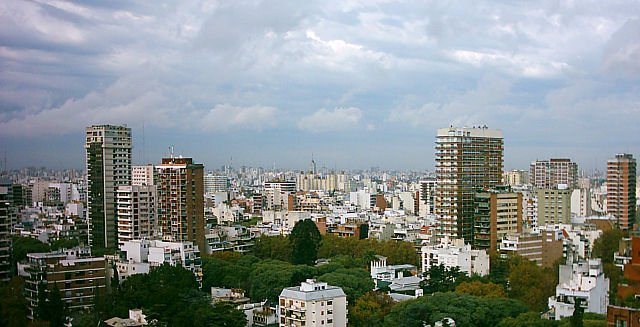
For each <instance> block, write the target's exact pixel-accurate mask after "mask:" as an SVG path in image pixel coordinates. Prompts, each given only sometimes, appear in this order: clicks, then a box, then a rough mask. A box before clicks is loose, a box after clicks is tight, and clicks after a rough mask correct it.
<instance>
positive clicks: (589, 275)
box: [549, 258, 609, 320]
mask: <svg viewBox="0 0 640 327" xmlns="http://www.w3.org/2000/svg"><path fill="white" fill-rule="evenodd" d="M608 292H609V279H608V278H606V277H605V276H604V272H603V270H602V262H601V261H600V259H599V258H598V259H589V260H588V261H580V262H577V263H568V264H566V265H560V271H559V283H558V286H556V294H555V295H554V296H551V297H550V298H549V309H550V311H551V312H550V314H551V316H552V317H554V319H555V320H560V319H562V318H564V317H569V316H571V315H573V311H574V309H575V303H576V299H577V298H580V299H581V300H582V303H581V304H580V305H581V306H582V307H583V308H584V312H593V313H598V314H606V313H607V305H609V296H608Z"/></svg>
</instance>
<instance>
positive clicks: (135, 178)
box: [131, 164, 155, 185]
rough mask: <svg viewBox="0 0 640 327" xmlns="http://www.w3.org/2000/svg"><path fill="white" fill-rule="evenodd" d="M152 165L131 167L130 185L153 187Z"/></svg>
mask: <svg viewBox="0 0 640 327" xmlns="http://www.w3.org/2000/svg"><path fill="white" fill-rule="evenodd" d="M154 172H155V170H154V168H153V165H152V164H148V165H135V166H131V185H153V174H154Z"/></svg>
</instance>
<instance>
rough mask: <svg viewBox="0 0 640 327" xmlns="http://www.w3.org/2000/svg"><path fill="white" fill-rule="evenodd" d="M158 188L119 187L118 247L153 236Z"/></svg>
mask: <svg viewBox="0 0 640 327" xmlns="http://www.w3.org/2000/svg"><path fill="white" fill-rule="evenodd" d="M156 199H157V196H156V186H155V185H127V186H120V187H118V194H117V202H118V247H119V248H120V247H122V245H124V243H125V242H127V241H131V240H136V239H141V238H149V237H151V236H153V234H154V233H153V232H154V230H155V226H156V212H157V208H156Z"/></svg>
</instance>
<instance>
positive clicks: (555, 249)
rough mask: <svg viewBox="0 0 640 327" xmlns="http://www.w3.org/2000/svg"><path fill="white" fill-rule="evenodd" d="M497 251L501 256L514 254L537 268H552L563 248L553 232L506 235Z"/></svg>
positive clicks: (561, 254)
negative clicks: (531, 262)
mask: <svg viewBox="0 0 640 327" xmlns="http://www.w3.org/2000/svg"><path fill="white" fill-rule="evenodd" d="M499 250H500V252H501V253H502V254H503V255H507V254H508V253H515V254H517V255H519V256H521V257H523V258H526V259H529V260H531V261H533V262H535V263H536V264H537V265H538V266H542V267H552V266H553V264H554V263H555V262H556V260H558V259H560V258H562V256H563V250H564V247H563V242H562V241H561V240H559V239H558V238H557V237H556V234H555V233H554V232H553V231H540V233H536V234H532V233H520V234H517V235H507V236H506V237H504V238H503V239H502V240H501V241H500V245H499Z"/></svg>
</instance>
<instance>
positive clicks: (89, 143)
mask: <svg viewBox="0 0 640 327" xmlns="http://www.w3.org/2000/svg"><path fill="white" fill-rule="evenodd" d="M85 134H86V143H85V149H86V154H87V157H86V159H87V192H88V193H87V216H88V218H89V231H90V233H89V244H91V245H92V246H97V247H104V248H116V247H117V244H118V223H117V204H116V192H117V190H118V187H119V186H121V185H129V184H131V148H132V146H131V128H128V127H126V126H113V125H94V126H90V127H87V128H86V129H85Z"/></svg>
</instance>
